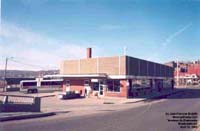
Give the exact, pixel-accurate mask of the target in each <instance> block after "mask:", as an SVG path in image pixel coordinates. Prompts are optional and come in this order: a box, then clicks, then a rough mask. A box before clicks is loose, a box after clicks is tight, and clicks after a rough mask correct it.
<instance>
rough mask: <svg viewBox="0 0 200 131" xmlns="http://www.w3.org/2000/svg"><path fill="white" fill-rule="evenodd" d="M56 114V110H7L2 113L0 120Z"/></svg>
mask: <svg viewBox="0 0 200 131" xmlns="http://www.w3.org/2000/svg"><path fill="white" fill-rule="evenodd" d="M52 115H55V113H54V112H9V113H8V112H5V113H0V121H1V122H2V121H10V120H21V119H30V118H38V117H47V116H52Z"/></svg>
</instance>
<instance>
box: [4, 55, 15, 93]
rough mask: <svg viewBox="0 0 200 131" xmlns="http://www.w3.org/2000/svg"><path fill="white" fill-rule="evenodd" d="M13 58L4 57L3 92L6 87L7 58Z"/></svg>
mask: <svg viewBox="0 0 200 131" xmlns="http://www.w3.org/2000/svg"><path fill="white" fill-rule="evenodd" d="M9 59H13V57H6V63H5V70H4V86H3V92H5V88H6V74H7V65H8V60H9Z"/></svg>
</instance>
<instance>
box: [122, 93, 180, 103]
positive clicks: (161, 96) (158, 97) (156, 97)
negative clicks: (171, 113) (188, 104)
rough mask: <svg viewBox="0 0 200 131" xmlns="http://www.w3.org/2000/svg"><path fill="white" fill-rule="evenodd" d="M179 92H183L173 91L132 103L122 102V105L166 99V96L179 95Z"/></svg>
mask: <svg viewBox="0 0 200 131" xmlns="http://www.w3.org/2000/svg"><path fill="white" fill-rule="evenodd" d="M181 92H184V91H175V92H171V93H167V94H164V95H159V96H153V97H149V98H145V99H143V100H138V101H133V102H124V103H123V104H131V103H138V102H142V101H148V100H152V99H162V98H166V97H167V96H170V95H174V94H177V93H181Z"/></svg>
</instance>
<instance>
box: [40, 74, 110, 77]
mask: <svg viewBox="0 0 200 131" xmlns="http://www.w3.org/2000/svg"><path fill="white" fill-rule="evenodd" d="M77 77H78V78H85V77H87V78H98V77H100V78H104V77H107V75H106V74H71V75H70V74H69V75H62V74H61V75H45V76H44V78H77Z"/></svg>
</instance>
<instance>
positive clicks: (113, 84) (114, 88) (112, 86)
mask: <svg viewBox="0 0 200 131" xmlns="http://www.w3.org/2000/svg"><path fill="white" fill-rule="evenodd" d="M107 85H108V91H111V92H120V80H108V81H107Z"/></svg>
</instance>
